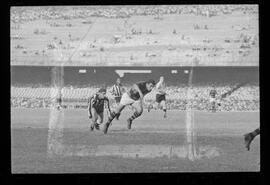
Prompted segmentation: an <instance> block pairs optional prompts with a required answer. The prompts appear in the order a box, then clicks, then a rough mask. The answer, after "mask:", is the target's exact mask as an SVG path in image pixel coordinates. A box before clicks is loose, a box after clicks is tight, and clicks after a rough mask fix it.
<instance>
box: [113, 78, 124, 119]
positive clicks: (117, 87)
mask: <svg viewBox="0 0 270 185" xmlns="http://www.w3.org/2000/svg"><path fill="white" fill-rule="evenodd" d="M111 93H112V95H113V96H114V99H115V102H116V104H117V105H118V104H119V103H120V100H121V98H122V95H123V86H122V84H121V80H120V78H117V80H116V83H115V84H114V85H113V87H112V91H111ZM119 116H120V114H119V115H118V116H116V119H117V120H119Z"/></svg>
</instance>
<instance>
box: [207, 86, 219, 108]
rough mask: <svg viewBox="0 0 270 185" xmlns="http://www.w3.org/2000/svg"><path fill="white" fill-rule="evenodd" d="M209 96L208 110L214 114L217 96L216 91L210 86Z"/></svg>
mask: <svg viewBox="0 0 270 185" xmlns="http://www.w3.org/2000/svg"><path fill="white" fill-rule="evenodd" d="M209 95H210V104H211V108H210V110H211V111H212V112H216V95H217V91H216V89H215V87H214V86H212V89H211V90H210V93H209Z"/></svg>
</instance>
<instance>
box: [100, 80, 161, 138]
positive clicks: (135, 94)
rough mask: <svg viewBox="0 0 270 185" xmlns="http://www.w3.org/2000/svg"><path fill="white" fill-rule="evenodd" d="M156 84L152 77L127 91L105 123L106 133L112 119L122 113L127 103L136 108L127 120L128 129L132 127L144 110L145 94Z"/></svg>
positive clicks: (104, 130)
mask: <svg viewBox="0 0 270 185" xmlns="http://www.w3.org/2000/svg"><path fill="white" fill-rule="evenodd" d="M155 84H156V83H155V81H154V80H152V79H151V80H148V81H143V82H138V83H136V84H134V85H133V86H132V88H131V89H129V90H128V91H127V92H125V93H124V94H123V96H122V98H121V101H120V103H119V105H118V106H117V107H116V109H115V111H113V112H112V114H111V115H110V116H109V119H108V121H107V123H105V125H104V129H103V132H104V134H106V133H107V131H108V128H109V126H110V124H111V122H112V120H113V119H114V118H115V117H116V116H117V115H118V114H120V113H121V111H122V110H123V109H124V108H125V107H126V106H127V105H132V106H133V107H134V108H135V112H134V114H133V115H132V116H131V117H130V118H128V120H127V127H128V129H131V124H132V121H133V120H134V119H136V118H138V117H139V116H140V115H141V114H142V112H143V98H144V96H145V95H146V94H147V93H149V92H151V91H152V89H153V88H154V87H155Z"/></svg>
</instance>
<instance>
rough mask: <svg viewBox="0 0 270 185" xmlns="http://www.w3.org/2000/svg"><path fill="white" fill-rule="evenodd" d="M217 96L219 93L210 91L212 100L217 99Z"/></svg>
mask: <svg viewBox="0 0 270 185" xmlns="http://www.w3.org/2000/svg"><path fill="white" fill-rule="evenodd" d="M216 95H217V91H216V90H215V89H212V90H211V91H210V97H211V98H216Z"/></svg>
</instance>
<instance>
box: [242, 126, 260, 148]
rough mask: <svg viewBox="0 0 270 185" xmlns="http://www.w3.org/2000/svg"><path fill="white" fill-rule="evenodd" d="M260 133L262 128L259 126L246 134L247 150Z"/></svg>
mask: <svg viewBox="0 0 270 185" xmlns="http://www.w3.org/2000/svg"><path fill="white" fill-rule="evenodd" d="M259 134H260V128H257V129H256V130H254V131H253V132H249V133H247V134H245V135H244V139H245V146H246V148H247V150H249V147H250V144H251V142H252V141H253V139H254V138H255V137H256V136H257V135H259Z"/></svg>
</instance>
